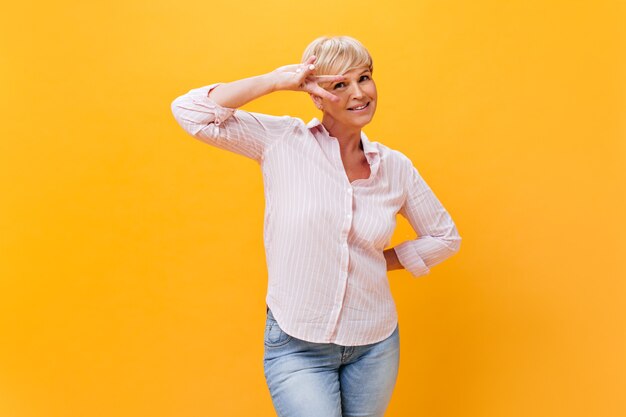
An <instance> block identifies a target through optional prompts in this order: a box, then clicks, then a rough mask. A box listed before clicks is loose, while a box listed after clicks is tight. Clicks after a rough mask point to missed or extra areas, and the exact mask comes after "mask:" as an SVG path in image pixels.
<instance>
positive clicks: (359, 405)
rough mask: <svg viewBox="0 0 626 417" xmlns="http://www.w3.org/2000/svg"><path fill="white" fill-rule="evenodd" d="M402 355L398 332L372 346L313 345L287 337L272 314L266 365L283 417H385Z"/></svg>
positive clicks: (271, 389)
mask: <svg viewBox="0 0 626 417" xmlns="http://www.w3.org/2000/svg"><path fill="white" fill-rule="evenodd" d="M399 354H400V335H399V328H398V327H396V329H395V330H394V332H393V333H392V334H391V336H389V337H388V338H387V339H385V340H382V341H380V342H377V343H373V344H369V345H362V346H341V345H336V344H334V343H312V342H307V341H304V340H301V339H298V338H295V337H292V336H290V335H288V334H287V333H285V332H284V331H283V330H282V329H281V328H280V326H279V325H278V323H277V322H276V320H275V319H274V317H273V315H272V312H271V310H269V309H267V319H266V324H265V351H264V358H263V364H264V369H265V379H266V381H267V386H268V388H269V391H270V395H271V397H272V402H273V404H274V408H275V410H276V413H277V414H278V416H279V417H382V416H383V415H384V414H385V410H386V408H387V405H388V404H389V400H390V399H391V394H392V392H393V389H394V386H395V383H396V377H397V375H398V365H399Z"/></svg>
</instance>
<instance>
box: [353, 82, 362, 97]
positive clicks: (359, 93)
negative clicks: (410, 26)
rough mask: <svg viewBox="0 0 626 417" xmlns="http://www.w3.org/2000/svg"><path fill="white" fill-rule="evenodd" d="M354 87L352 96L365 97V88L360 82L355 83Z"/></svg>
mask: <svg viewBox="0 0 626 417" xmlns="http://www.w3.org/2000/svg"><path fill="white" fill-rule="evenodd" d="M353 85H354V88H353V89H352V97H354V98H361V97H363V90H362V89H361V86H360V85H359V83H358V82H357V83H354V84H353Z"/></svg>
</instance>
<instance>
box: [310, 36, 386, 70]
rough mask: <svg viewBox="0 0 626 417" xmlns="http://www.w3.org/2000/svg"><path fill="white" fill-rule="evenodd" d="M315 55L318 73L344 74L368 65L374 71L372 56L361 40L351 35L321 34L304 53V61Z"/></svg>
mask: <svg viewBox="0 0 626 417" xmlns="http://www.w3.org/2000/svg"><path fill="white" fill-rule="evenodd" d="M311 55H315V56H316V57H317V59H316V60H315V67H316V71H315V73H316V74H317V75H335V74H343V73H345V72H347V71H348V70H350V69H352V68H359V67H367V68H369V70H370V71H371V72H372V73H373V72H374V63H373V61H372V57H371V55H370V53H369V52H368V51H367V49H366V48H365V47H364V46H363V44H362V43H361V42H359V41H358V40H356V39H354V38H352V37H350V36H320V37H319V38H317V39H315V40H314V41H313V42H311V43H310V44H309V45H308V46H307V47H306V49H305V50H304V53H303V54H302V62H306V60H307V59H309V58H310V57H311Z"/></svg>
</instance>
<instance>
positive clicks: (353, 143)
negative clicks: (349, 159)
mask: <svg viewBox="0 0 626 417" xmlns="http://www.w3.org/2000/svg"><path fill="white" fill-rule="evenodd" d="M322 124H323V125H324V127H325V128H326V130H327V131H328V133H329V134H330V135H331V136H332V137H334V138H336V139H337V141H338V142H339V149H340V150H341V153H342V154H350V153H355V152H359V151H360V150H362V149H363V148H362V146H361V129H360V128H359V127H354V126H345V125H341V124H339V123H336V122H335V121H334V120H331V119H329V118H326V117H324V118H323V120H322Z"/></svg>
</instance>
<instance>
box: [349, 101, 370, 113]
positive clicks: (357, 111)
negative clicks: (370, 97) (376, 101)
mask: <svg viewBox="0 0 626 417" xmlns="http://www.w3.org/2000/svg"><path fill="white" fill-rule="evenodd" d="M370 103H371V101H368V102H367V104H366V105H365V107H363V108H362V109H360V110H354V109H353V108H352V109H348V111H351V112H355V113H360V112H363V111H365V110H367V109H369V107H370ZM360 106H362V105H359V106H354V107H360Z"/></svg>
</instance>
